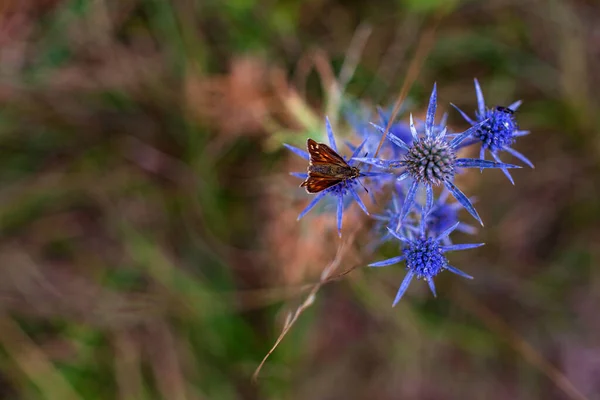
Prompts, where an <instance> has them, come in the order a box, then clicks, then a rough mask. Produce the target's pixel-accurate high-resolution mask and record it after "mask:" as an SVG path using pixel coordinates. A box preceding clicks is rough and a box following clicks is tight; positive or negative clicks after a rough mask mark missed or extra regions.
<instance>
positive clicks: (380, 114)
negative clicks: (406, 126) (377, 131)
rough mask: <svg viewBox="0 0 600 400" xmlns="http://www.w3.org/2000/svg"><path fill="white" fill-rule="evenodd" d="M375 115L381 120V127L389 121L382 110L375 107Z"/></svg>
mask: <svg viewBox="0 0 600 400" xmlns="http://www.w3.org/2000/svg"><path fill="white" fill-rule="evenodd" d="M377 114H379V118H380V119H381V122H383V125H384V126H387V124H388V122H390V121H389V118H388V116H387V115H386V112H385V111H384V110H383V108H381V107H377Z"/></svg>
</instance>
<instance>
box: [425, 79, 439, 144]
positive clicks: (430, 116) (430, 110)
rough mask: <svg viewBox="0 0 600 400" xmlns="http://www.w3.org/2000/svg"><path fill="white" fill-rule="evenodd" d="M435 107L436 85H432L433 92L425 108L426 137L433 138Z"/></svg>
mask: <svg viewBox="0 0 600 400" xmlns="http://www.w3.org/2000/svg"><path fill="white" fill-rule="evenodd" d="M436 107H437V85H436V84H435V83H434V84H433V91H432V92H431V97H430V98H429V106H428V107H427V116H426V118H425V134H426V135H427V137H431V136H433V121H434V119H435V109H436Z"/></svg>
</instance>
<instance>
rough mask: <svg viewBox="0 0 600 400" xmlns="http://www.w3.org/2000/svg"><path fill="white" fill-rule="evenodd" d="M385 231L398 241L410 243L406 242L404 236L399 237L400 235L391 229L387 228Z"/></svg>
mask: <svg viewBox="0 0 600 400" xmlns="http://www.w3.org/2000/svg"><path fill="white" fill-rule="evenodd" d="M387 230H388V232H390V233H391V234H392V236H393V237H395V238H396V239H398V240H400V241H401V242H404V243H410V240H408V238H405V237H404V236H400V234H399V233H398V232H396V231H394V230H393V229H390V228H389V227H387Z"/></svg>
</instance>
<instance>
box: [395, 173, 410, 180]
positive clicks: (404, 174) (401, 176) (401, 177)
mask: <svg viewBox="0 0 600 400" xmlns="http://www.w3.org/2000/svg"><path fill="white" fill-rule="evenodd" d="M409 176H410V172H408V171H404V172H403V173H401V174H400V175H398V177H397V178H396V181H397V182H400V181H403V180H405V179H406V178H408V177H409Z"/></svg>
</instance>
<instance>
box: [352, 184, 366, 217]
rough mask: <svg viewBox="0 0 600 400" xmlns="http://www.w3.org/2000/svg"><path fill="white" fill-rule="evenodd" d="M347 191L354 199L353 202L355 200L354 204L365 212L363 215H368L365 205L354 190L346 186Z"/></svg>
mask: <svg viewBox="0 0 600 400" xmlns="http://www.w3.org/2000/svg"><path fill="white" fill-rule="evenodd" d="M348 190H349V191H350V194H351V195H352V197H354V200H356V202H357V203H358V205H359V207H360V208H361V209H362V210H363V211H364V212H365V214H367V215H369V212H368V211H367V207H365V203H363V201H362V200H361V198H360V196H359V195H358V193H356V190H354V188H353V187H352V186H348Z"/></svg>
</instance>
